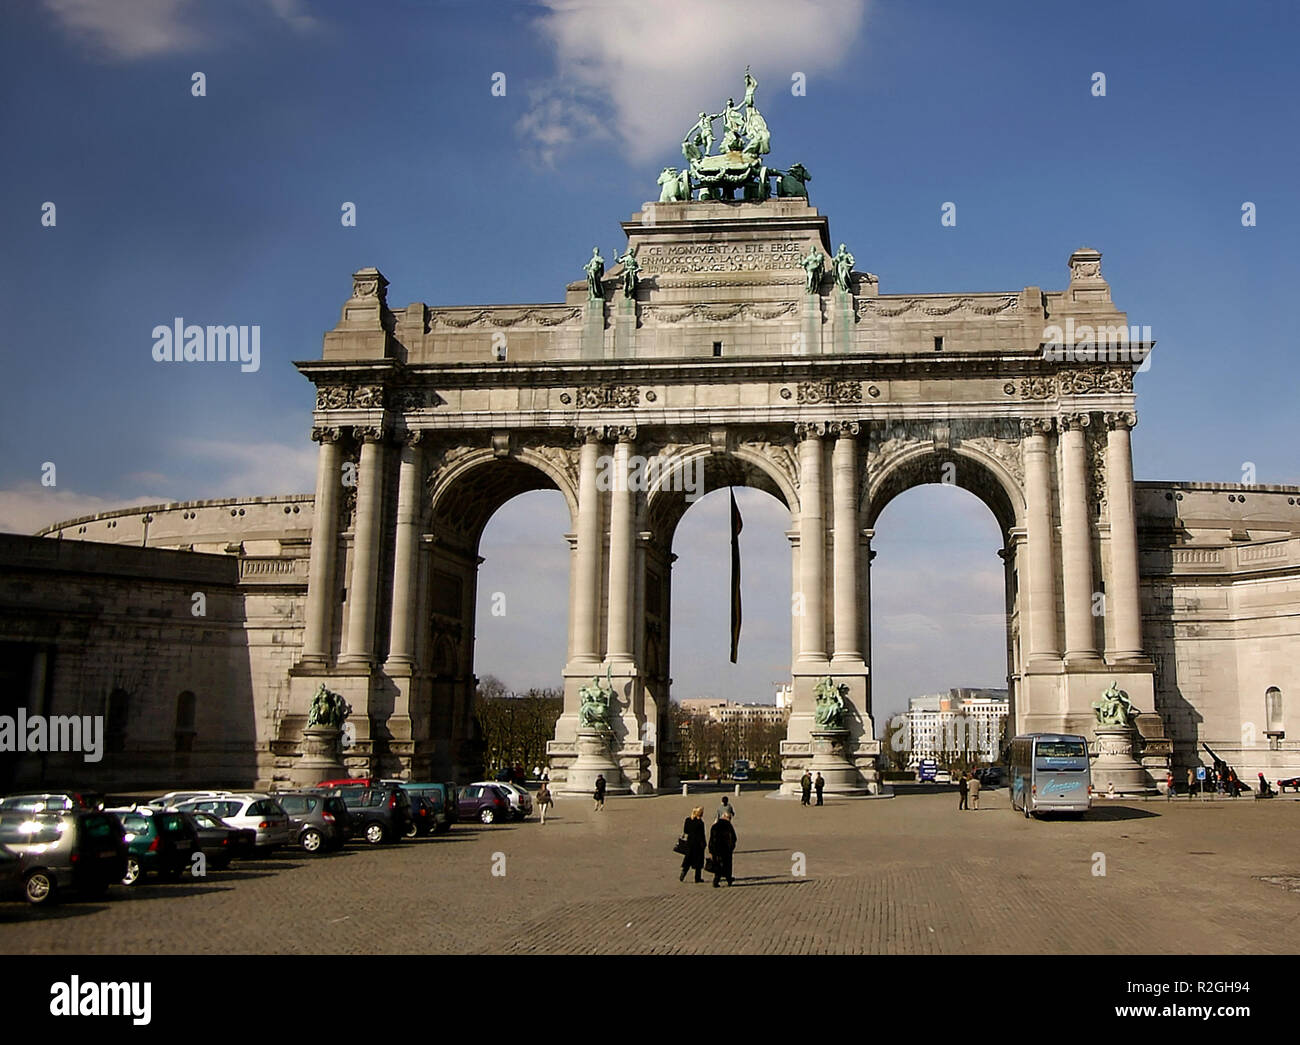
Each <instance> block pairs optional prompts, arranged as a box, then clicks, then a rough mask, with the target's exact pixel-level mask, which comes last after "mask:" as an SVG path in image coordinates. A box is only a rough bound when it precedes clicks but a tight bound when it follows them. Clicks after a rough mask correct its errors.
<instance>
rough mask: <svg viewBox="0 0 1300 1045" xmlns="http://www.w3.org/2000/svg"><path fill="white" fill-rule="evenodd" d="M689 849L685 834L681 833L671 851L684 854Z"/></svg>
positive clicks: (688, 851)
mask: <svg viewBox="0 0 1300 1045" xmlns="http://www.w3.org/2000/svg"><path fill="white" fill-rule="evenodd" d="M690 851H691V846H690V843H689V842H688V841H687V839H686V836H685V835H682V836H681V838H679V839H677V844H676V845H674V846H673V852H674V853H680V854H681V855H682V856H686V855H687V854H688V853H690Z"/></svg>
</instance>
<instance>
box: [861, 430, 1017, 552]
mask: <svg viewBox="0 0 1300 1045" xmlns="http://www.w3.org/2000/svg"><path fill="white" fill-rule="evenodd" d="M949 465H951V466H952V468H951V471H949V470H948V469H947V468H946V467H945V466H949ZM945 482H948V483H952V484H953V485H956V486H960V487H961V488H962V489H963V490H966V491H968V492H970V493H972V494H974V495H975V496H976V497H978V498H979V499H980V500H981V501H982V502H983V503H984V504H985V505H986V506H987V507H988V508H989V510H990V511H991V512H992V513H993V516H994V518H996V519H997V521H998V525H999V526H1000V527H1001V529H1002V533H1003V535H1004V536H1005V535H1006V534H1008V533H1009V532H1010V531H1011V530H1013V529H1015V528H1017V527H1023V526H1024V525H1025V494H1024V489H1023V487H1022V482H1021V480H1020V479H1018V478H1017V477H1016V476H1014V475H1012V474H1011V471H1010V470H1009V469H1008V468H1007V466H1006V465H1005V464H1004V462H1003V461H1002V460H1001V459H999V458H998V457H995V456H994V455H993V454H991V453H988V452H986V451H984V450H983V449H981V448H979V447H975V446H971V445H968V444H960V445H958V446H953V447H940V446H936V445H935V444H934V443H933V442H923V441H919V440H918V441H916V442H914V443H911V444H909V445H908V446H906V447H904V448H903V449H902V450H900V451H898V452H896V453H894V454H891V455H890V457H889V458H888V460H886V461H884V462H881V466H879V467H877V468H876V469H874V470H869V471H868V485H867V488H866V489H865V490H864V492H863V503H864V525H865V526H866V527H867V528H868V529H870V528H872V527H874V526H875V524H876V520H877V519H879V518H880V514H881V512H883V511H884V510H885V508H886V506H887V505H888V504H889V502H890V501H892V500H893V499H894V498H895V497H897V496H898V495H899V494H901V493H904V492H906V491H907V490H910V489H912V488H913V487H914V486H924V485H927V484H931V483H945Z"/></svg>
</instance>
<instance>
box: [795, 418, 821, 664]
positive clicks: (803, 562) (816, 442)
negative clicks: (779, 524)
mask: <svg viewBox="0 0 1300 1045" xmlns="http://www.w3.org/2000/svg"><path fill="white" fill-rule="evenodd" d="M795 429H796V432H797V433H798V435H799V438H800V440H801V442H800V443H799V591H800V593H801V594H802V596H803V617H802V618H801V627H800V629H799V635H800V639H799V659H800V660H803V661H810V660H811V661H823V660H825V659H826V520H825V510H824V509H823V507H822V429H823V426H822V425H821V424H799V425H796V426H795Z"/></svg>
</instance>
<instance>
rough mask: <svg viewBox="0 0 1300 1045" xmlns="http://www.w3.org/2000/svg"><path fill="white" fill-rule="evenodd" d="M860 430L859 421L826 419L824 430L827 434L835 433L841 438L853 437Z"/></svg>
mask: <svg viewBox="0 0 1300 1045" xmlns="http://www.w3.org/2000/svg"><path fill="white" fill-rule="evenodd" d="M861 431H862V424H861V422H859V421H828V422H826V432H827V434H828V435H835V436H838V437H839V438H841V439H846V438H849V439H851V438H853V437H854V436H856V435H857V434H858V433H859V432H861Z"/></svg>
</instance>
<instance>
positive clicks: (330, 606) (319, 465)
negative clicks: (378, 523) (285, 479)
mask: <svg viewBox="0 0 1300 1045" xmlns="http://www.w3.org/2000/svg"><path fill="white" fill-rule="evenodd" d="M342 434H343V433H342V431H341V430H340V429H338V428H313V429H312V433H311V437H312V438H313V439H315V440H316V441H317V442H319V443H320V453H319V454H318V455H317V458H316V502H315V506H314V509H313V512H314V514H313V516H312V524H311V561H310V563H309V565H308V573H307V619H306V621H305V628H304V634H303V641H302V659H303V660H304V661H308V662H312V663H316V664H323V663H325V662H326V661H328V660H329V657H330V646H331V640H332V638H333V636H334V606H335V604H336V602H337V596H336V594H335V590H334V573H335V569H336V560H337V559H338V546H339V488H340V487H341V486H342V485H343V472H342V463H343V454H342V450H341V448H340V446H339V437H340V436H341V435H342Z"/></svg>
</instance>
